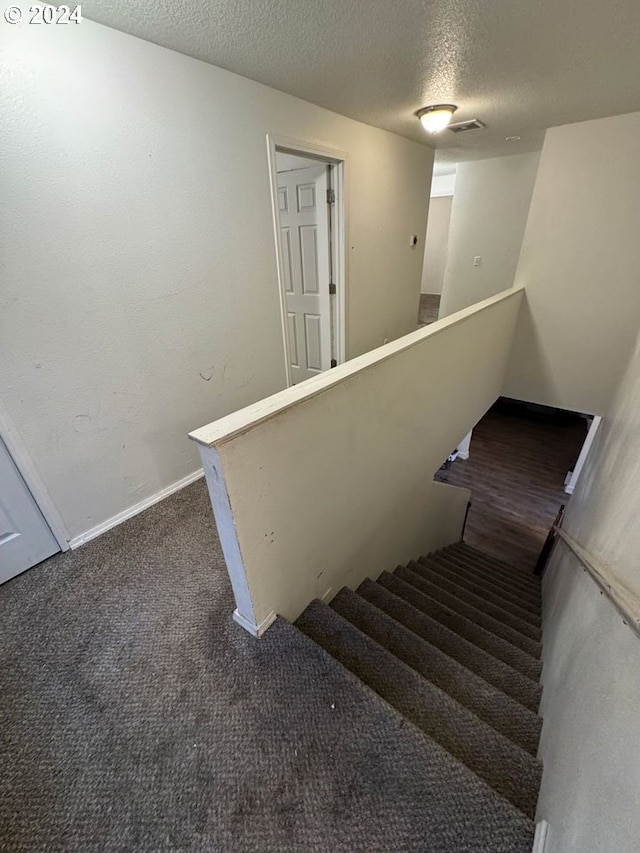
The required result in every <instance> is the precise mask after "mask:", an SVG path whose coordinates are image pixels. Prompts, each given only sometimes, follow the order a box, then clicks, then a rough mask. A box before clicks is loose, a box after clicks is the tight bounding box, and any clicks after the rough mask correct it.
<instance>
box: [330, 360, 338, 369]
mask: <svg viewBox="0 0 640 853" xmlns="http://www.w3.org/2000/svg"><path fill="white" fill-rule="evenodd" d="M337 366H338V362H337V361H336V360H335V358H332V359H331V367H337Z"/></svg>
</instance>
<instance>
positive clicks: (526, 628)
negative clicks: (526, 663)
mask: <svg viewBox="0 0 640 853" xmlns="http://www.w3.org/2000/svg"><path fill="white" fill-rule="evenodd" d="M407 568H408V569H410V570H411V571H412V572H415V573H416V574H417V575H420V577H424V578H426V579H427V580H428V581H430V582H431V583H434V584H436V585H437V586H439V587H441V588H442V589H444V590H445V591H446V592H448V593H450V594H451V595H455V596H456V598H459V599H460V600H461V601H466V603H467V604H470V605H471V606H472V607H476V608H477V609H478V610H480V611H482V612H483V613H486V614H487V615H488V616H492V617H493V618H494V619H496V620H497V621H498V622H502V624H503V625H509V627H511V628H513V629H514V630H515V631H518V632H519V633H520V634H523V635H524V636H525V637H530V638H531V639H532V640H535V641H536V642H539V641H540V638H541V636H542V631H541V629H540V628H539V627H538V626H537V625H532V624H531V623H530V622H527V621H526V620H525V619H522V618H521V617H520V616H516V615H515V613H513V612H512V611H511V610H505V609H504V608H503V607H499V606H498V605H497V604H495V603H494V602H493V601H490V600H489V599H488V598H486V597H483V596H479V595H476V594H475V593H473V592H469V590H468V589H466V588H465V587H464V586H461V585H460V584H459V583H457V582H455V581H451V580H449V579H448V578H447V577H445V576H444V575H443V574H442V573H441V572H438V571H437V566H432V565H431V563H430V562H428V558H425V562H424V563H423V562H418V561H417V560H412V561H411V562H410V563H408V564H407Z"/></svg>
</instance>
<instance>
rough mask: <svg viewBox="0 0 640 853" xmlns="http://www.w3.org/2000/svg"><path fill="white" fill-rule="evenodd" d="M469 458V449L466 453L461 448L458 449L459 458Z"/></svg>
mask: <svg viewBox="0 0 640 853" xmlns="http://www.w3.org/2000/svg"><path fill="white" fill-rule="evenodd" d="M468 458H469V451H468V450H467V452H466V453H464V452H463V451H461V450H459V451H458V459H468Z"/></svg>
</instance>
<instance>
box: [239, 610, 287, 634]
mask: <svg viewBox="0 0 640 853" xmlns="http://www.w3.org/2000/svg"><path fill="white" fill-rule="evenodd" d="M276 618H277V614H276V613H275V612H274V611H273V610H272V611H271V613H269V614H268V615H267V616H265V617H264V619H263V620H262V622H260V624H259V625H255V624H254V623H253V622H250V621H249V620H248V619H247V618H246V616H243V615H242V613H238V611H237V610H234V611H233V621H234V622H237V623H238V625H240V626H241V627H242V628H244V630H245V631H248V632H249V633H250V634H251V636H252V637H261V636H262V635H263V634H264V632H265V631H266V630H267V628H270V627H271V625H273V623H274V622H275V621H276Z"/></svg>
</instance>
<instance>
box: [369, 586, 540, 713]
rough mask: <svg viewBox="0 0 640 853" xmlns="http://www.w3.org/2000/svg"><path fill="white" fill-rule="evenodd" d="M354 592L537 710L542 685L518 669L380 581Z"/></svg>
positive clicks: (515, 698) (521, 702) (517, 699)
mask: <svg viewBox="0 0 640 853" xmlns="http://www.w3.org/2000/svg"><path fill="white" fill-rule="evenodd" d="M390 577H392V576H390ZM357 592H358V594H359V595H361V596H362V597H363V598H366V599H367V601H369V602H370V603H371V604H373V605H375V606H376V607H377V608H379V609H380V610H382V611H384V612H385V613H387V614H388V615H389V616H391V617H392V618H393V619H395V620H396V621H397V622H399V623H400V624H402V625H404V626H405V627H406V628H408V629H409V630H410V631H413V633H414V634H417V635H418V636H419V637H422V638H423V639H425V640H427V642H429V643H431V644H432V645H434V646H436V648H438V649H440V650H441V651H443V652H445V654H447V655H449V657H452V658H454V659H455V660H457V661H459V662H460V663H461V664H463V665H464V666H465V667H467V668H468V669H470V670H472V671H473V672H475V673H476V675H479V676H480V677H481V678H483V679H484V680H485V681H487V682H488V683H489V684H493V686H494V687H497V688H498V689H499V690H502V691H503V692H504V693H506V694H507V695H509V696H511V697H512V698H513V699H514V700H515V701H516V702H519V703H520V704H521V705H522V706H523V707H525V708H528V709H529V710H530V711H532V712H533V713H534V714H535V713H537V710H538V706H539V703H540V695H541V692H542V687H541V686H540V685H539V684H537V683H536V682H534V681H532V680H531V679H530V678H528V677H527V676H526V675H523V674H522V673H521V672H520V671H519V670H517V669H514V668H513V667H512V666H509V664H507V663H505V662H504V661H502V660H500V659H499V658H497V657H495V656H493V655H492V654H490V653H489V652H487V651H485V650H484V649H482V648H480V646H478V645H476V644H474V643H473V642H470V641H469V640H467V639H465V638H464V637H463V636H461V635H460V634H458V633H456V631H454V630H451V628H448V627H447V626H446V625H443V624H442V623H441V622H438V620H437V619H435V618H433V617H432V616H429V615H428V614H427V613H424V612H423V611H421V610H419V609H417V608H416V607H414V606H413V605H412V604H409V602H408V601H405V599H404V598H401V597H400V596H398V595H396V594H395V593H394V592H392V591H391V590H389V589H388V588H387V587H385V586H382V584H379V583H376V582H375V581H372V580H369V579H367V580H365V581H363V582H362V583H361V584H360V586H359V587H358V589H357Z"/></svg>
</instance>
